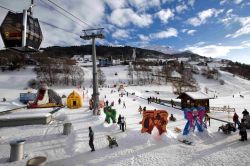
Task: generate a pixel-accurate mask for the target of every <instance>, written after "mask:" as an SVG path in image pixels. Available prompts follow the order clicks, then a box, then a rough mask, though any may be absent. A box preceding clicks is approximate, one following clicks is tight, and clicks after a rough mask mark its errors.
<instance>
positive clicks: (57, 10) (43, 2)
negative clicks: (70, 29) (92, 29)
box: [40, 0, 83, 27]
mask: <svg viewBox="0 0 250 166" xmlns="http://www.w3.org/2000/svg"><path fill="white" fill-rule="evenodd" d="M40 2H42V3H43V4H45V5H46V6H47V7H52V6H51V5H49V4H48V3H47V2H45V1H42V0H40ZM52 8H53V9H54V10H55V11H56V12H58V13H59V14H61V15H63V16H64V17H67V18H68V19H70V20H71V21H73V22H75V23H77V24H78V25H79V26H81V27H83V25H82V24H80V23H79V22H77V21H76V20H73V19H72V18H71V17H69V16H67V15H66V14H64V13H63V12H61V11H60V10H58V9H56V8H54V7H52Z"/></svg>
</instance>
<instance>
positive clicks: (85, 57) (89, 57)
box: [83, 55, 92, 62]
mask: <svg viewBox="0 0 250 166" xmlns="http://www.w3.org/2000/svg"><path fill="white" fill-rule="evenodd" d="M83 59H84V62H92V55H84V58H83Z"/></svg>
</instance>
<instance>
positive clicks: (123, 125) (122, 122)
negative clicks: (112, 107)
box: [121, 116, 126, 132]
mask: <svg viewBox="0 0 250 166" xmlns="http://www.w3.org/2000/svg"><path fill="white" fill-rule="evenodd" d="M121 126H122V132H124V131H125V130H126V122H125V118H124V116H123V117H122V118H121Z"/></svg>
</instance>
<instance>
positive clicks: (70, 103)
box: [67, 91, 83, 109]
mask: <svg viewBox="0 0 250 166" xmlns="http://www.w3.org/2000/svg"><path fill="white" fill-rule="evenodd" d="M82 106H83V98H82V96H80V95H79V94H78V93H77V92H76V91H73V92H72V93H71V94H70V95H69V96H68V98H67V107H68V108H71V109H76V108H80V107H82Z"/></svg>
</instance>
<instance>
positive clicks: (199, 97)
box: [178, 92, 213, 111]
mask: <svg viewBox="0 0 250 166" xmlns="http://www.w3.org/2000/svg"><path fill="white" fill-rule="evenodd" d="M212 98H213V97H210V96H208V95H207V94H205V93H203V92H185V93H182V94H180V95H179V96H178V99H181V108H182V109H183V108H191V107H197V106H203V107H205V108H206V109H207V110H208V111H209V99H212Z"/></svg>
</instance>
